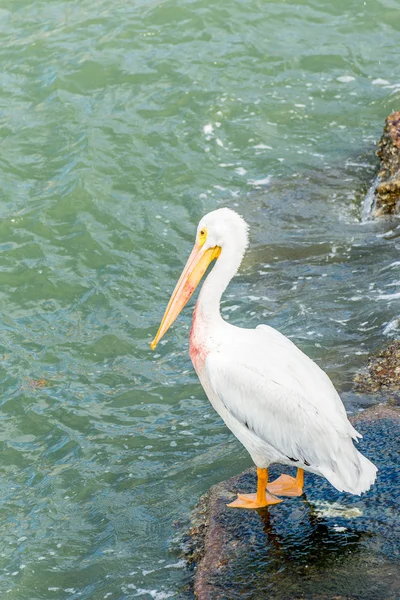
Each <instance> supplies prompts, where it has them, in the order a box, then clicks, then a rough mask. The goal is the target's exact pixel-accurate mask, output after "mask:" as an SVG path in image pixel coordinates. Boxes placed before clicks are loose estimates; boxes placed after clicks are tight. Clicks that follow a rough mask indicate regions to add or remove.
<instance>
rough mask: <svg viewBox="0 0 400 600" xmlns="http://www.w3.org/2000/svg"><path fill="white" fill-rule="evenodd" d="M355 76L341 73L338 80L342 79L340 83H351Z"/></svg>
mask: <svg viewBox="0 0 400 600" xmlns="http://www.w3.org/2000/svg"><path fill="white" fill-rule="evenodd" d="M354 80H355V77H352V76H351V75H341V76H340V77H337V78H336V81H340V83H350V81H354Z"/></svg>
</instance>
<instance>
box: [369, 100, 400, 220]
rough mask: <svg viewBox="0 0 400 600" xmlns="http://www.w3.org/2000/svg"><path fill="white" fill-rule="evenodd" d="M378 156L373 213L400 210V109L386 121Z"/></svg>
mask: <svg viewBox="0 0 400 600" xmlns="http://www.w3.org/2000/svg"><path fill="white" fill-rule="evenodd" d="M377 156H378V157H379V159H380V161H381V165H380V171H379V174H378V178H377V182H376V187H375V192H374V195H375V198H374V205H373V210H372V215H373V216H375V217H380V216H383V215H391V214H395V213H396V214H398V213H399V212H400V111H396V112H393V113H392V114H390V115H389V116H388V117H387V118H386V121H385V127H384V130H383V135H382V137H381V139H380V142H379V144H378V151H377Z"/></svg>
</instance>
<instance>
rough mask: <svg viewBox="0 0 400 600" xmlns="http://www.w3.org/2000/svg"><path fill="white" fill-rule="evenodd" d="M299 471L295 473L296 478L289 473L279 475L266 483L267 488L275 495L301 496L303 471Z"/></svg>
mask: <svg viewBox="0 0 400 600" xmlns="http://www.w3.org/2000/svg"><path fill="white" fill-rule="evenodd" d="M299 471H301V472H300V473H299V472H298V473H297V476H296V478H294V477H290V475H281V476H280V477H278V479H275V481H271V483H269V484H268V485H267V490H268V491H269V492H271V494H276V495H277V496H289V497H296V496H301V495H302V494H303V472H302V470H301V469H299Z"/></svg>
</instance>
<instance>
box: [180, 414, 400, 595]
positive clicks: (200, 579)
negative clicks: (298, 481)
mask: <svg viewBox="0 0 400 600" xmlns="http://www.w3.org/2000/svg"><path fill="white" fill-rule="evenodd" d="M352 421H353V423H354V424H355V425H356V427H357V429H358V430H359V431H360V432H361V433H363V434H364V440H363V441H362V443H361V444H360V450H361V451H362V452H363V453H365V454H366V455H367V456H368V457H369V458H371V459H372V460H373V461H374V462H375V463H376V464H377V466H378V468H379V471H380V472H379V476H378V480H377V483H376V485H374V486H373V488H372V489H371V490H370V491H369V492H367V493H366V494H363V495H362V497H361V498H360V497H354V496H351V495H349V494H340V493H339V492H337V491H336V490H334V489H333V488H332V486H330V484H329V483H328V482H326V481H325V480H324V479H323V478H321V477H317V476H314V475H312V474H306V482H305V490H306V494H307V495H303V496H302V497H301V498H285V499H284V502H283V503H282V504H279V505H277V506H272V507H269V508H266V509H262V510H259V511H250V510H248V511H246V510H235V509H231V508H227V507H226V504H227V502H230V501H231V500H232V499H233V498H234V497H235V496H236V493H237V492H248V491H252V490H253V489H255V472H254V469H253V468H252V469H249V470H247V471H245V472H244V473H242V474H240V475H238V476H235V477H232V478H231V479H228V480H227V481H225V482H222V483H220V484H218V485H215V486H213V487H212V488H211V489H210V490H209V491H208V492H207V494H205V495H204V496H203V497H202V498H201V499H200V501H199V504H198V506H197V507H196V509H195V512H194V516H193V527H192V530H191V531H190V532H189V534H190V536H191V539H192V544H191V550H190V551H189V553H188V554H189V559H190V560H192V561H194V562H195V563H196V571H195V581H194V593H195V596H196V597H197V598H198V599H199V600H236V599H239V598H240V600H243V599H248V600H264V599H266V598H268V599H271V600H289V599H290V600H303V599H304V600H306V599H307V600H328V599H329V600H332V599H334V598H336V599H339V598H340V599H342V600H345V599H346V600H352V599H354V600H356V599H357V600H369V599H370V600H395V599H396V600H397V599H398V598H400V569H399V563H398V547H399V542H400V539H399V530H398V527H396V523H397V519H398V487H397V484H396V481H398V450H399V448H398V446H399V442H398V440H399V434H400V409H399V408H396V407H390V406H387V405H379V406H376V407H373V408H370V409H366V410H365V411H363V412H361V413H360V414H358V415H357V416H356V417H355V418H354V419H352ZM270 471H271V478H275V477H276V476H277V475H278V470H277V469H276V468H275V467H273V468H271V469H270ZM279 471H280V469H279ZM396 477H397V480H396Z"/></svg>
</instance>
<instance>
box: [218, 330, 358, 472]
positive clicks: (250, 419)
mask: <svg viewBox="0 0 400 600" xmlns="http://www.w3.org/2000/svg"><path fill="white" fill-rule="evenodd" d="M265 329H267V331H266V330H265ZM265 329H264V327H261V328H258V329H256V330H239V331H241V333H240V334H239V333H238V330H236V331H237V333H236V339H231V340H230V342H231V343H229V344H225V343H224V346H223V348H220V351H214V352H211V353H210V354H209V355H208V356H207V359H206V370H207V374H208V377H209V381H210V384H211V386H212V389H213V391H214V393H215V394H216V395H217V396H218V398H219V399H220V400H221V402H222V403H223V404H224V406H225V408H226V409H227V410H228V411H229V412H230V413H231V415H233V416H234V417H235V418H236V419H237V420H238V421H239V422H240V423H241V424H242V425H244V426H245V427H247V428H248V429H249V430H250V431H252V432H253V433H254V434H256V435H257V436H258V437H259V438H260V439H262V440H264V441H265V442H267V443H268V444H270V445H271V446H273V447H274V448H275V449H276V451H277V452H278V453H280V454H282V455H283V456H286V457H288V458H290V459H292V460H293V459H294V460H296V461H299V462H298V463H297V464H298V466H300V465H301V464H302V463H303V464H305V465H307V466H308V465H309V466H311V467H312V468H314V469H318V470H321V467H322V468H324V467H327V468H328V469H333V468H334V465H335V463H336V462H337V459H338V456H339V455H340V454H341V446H343V445H347V444H346V442H348V441H350V440H351V437H356V435H357V432H356V431H355V430H354V428H353V427H352V425H351V424H350V422H349V421H348V419H347V416H346V411H345V409H344V407H343V404H342V401H341V400H340V397H339V396H338V394H337V392H336V390H335V388H334V387H333V385H332V383H331V382H330V380H329V378H328V377H327V375H325V373H323V371H322V370H321V369H320V368H319V367H318V366H317V365H316V364H315V363H313V361H311V360H310V359H309V358H308V357H307V356H306V355H305V354H303V352H301V351H300V350H299V349H298V348H297V347H296V346H295V345H294V344H293V343H292V342H291V341H290V340H288V339H287V338H285V337H284V336H283V335H281V334H279V332H277V331H276V330H274V329H272V328H269V327H268V328H265ZM238 338H239V339H238ZM269 342H271V343H269ZM351 445H352V444H351Z"/></svg>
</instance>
